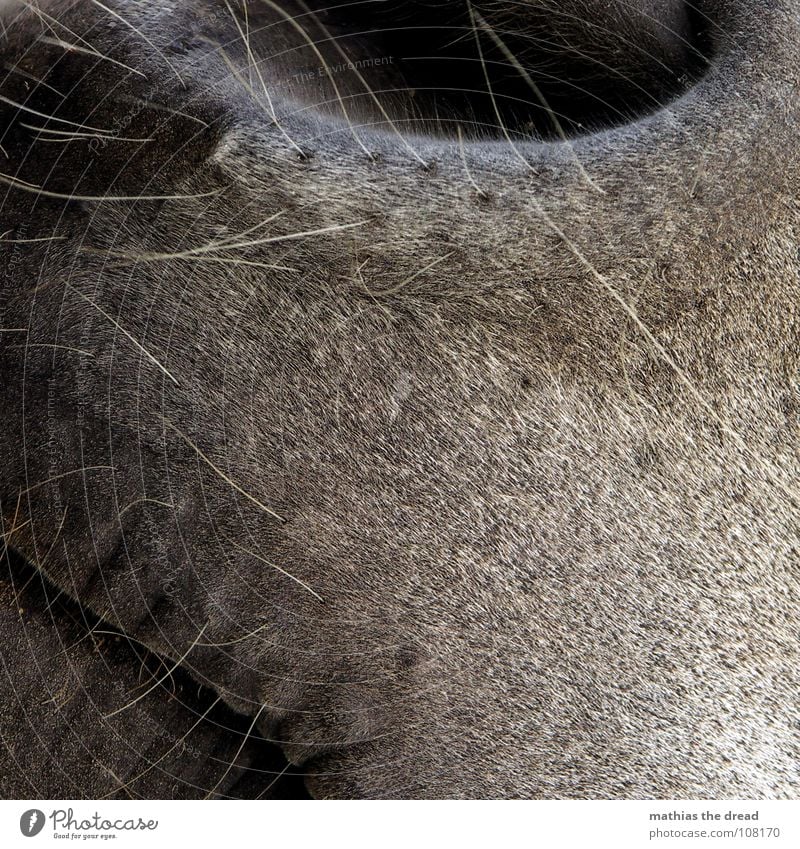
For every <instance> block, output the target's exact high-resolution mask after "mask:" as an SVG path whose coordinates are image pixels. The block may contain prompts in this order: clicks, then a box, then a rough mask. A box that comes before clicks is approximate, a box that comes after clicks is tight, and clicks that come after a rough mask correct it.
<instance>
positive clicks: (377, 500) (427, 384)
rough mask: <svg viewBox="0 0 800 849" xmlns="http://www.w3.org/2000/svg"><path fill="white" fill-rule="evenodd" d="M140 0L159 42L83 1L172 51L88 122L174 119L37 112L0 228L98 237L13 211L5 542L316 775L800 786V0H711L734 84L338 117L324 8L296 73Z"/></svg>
mask: <svg viewBox="0 0 800 849" xmlns="http://www.w3.org/2000/svg"><path fill="white" fill-rule="evenodd" d="M105 5H112V4H111V0H109V2H108V3H106V4H105ZM586 5H588V4H587V3H585V2H584V3H575V6H576V7H578V6H586ZM651 5H653V6H655V5H661V4H655V3H653V4H651ZM664 5H665V6H666V5H667V4H664ZM113 7H114V8H115V9H117V10H118V11H119V14H120V15H122V16H123V17H125V19H126V20H128V21H129V22H130V23H131V24H133V25H134V26H135V27H136V28H137V29H138V30H140V32H141V33H143V34H144V35H145V36H146V37H147V42H145V41H144V40H143V39H142V37H141V35H137V34H136V33H134V32H133V30H131V29H126V28H125V27H124V26H123V24H122V23H121V22H119V21H116V22H115V23H114V25H113V26H112V21H111V19H110V18H109V16H108V15H107V14H104V13H103V11H102V10H101V9H99V8H97V7H93V6H92V5H91V4H89V3H86V2H79V3H77V4H75V3H52V4H49V5H46V6H45V8H46V9H49V14H50V15H53V16H54V17H56V18H57V19H59V20H62V21H64V22H66V23H67V24H68V25H69V26H70V28H71V29H73V30H75V29H78V30H80V31H81V32H84V33H85V34H86V37H87V39H88V40H89V41H90V42H92V43H93V44H94V45H95V46H96V47H97V49H99V50H101V52H104V53H106V54H108V55H110V56H112V57H113V58H114V59H115V60H116V61H117V62H122V63H124V64H126V65H128V66H130V67H133V68H135V69H137V70H139V71H141V72H142V73H143V74H144V75H145V77H140V76H138V75H131V74H128V73H126V72H125V71H124V69H122V68H121V67H120V66H119V65H116V64H113V63H111V62H108V61H99V60H96V59H94V58H92V57H89V56H86V55H83V56H81V55H78V54H71V55H69V56H67V57H66V59H64V60H62V61H63V62H64V65H63V66H62V67H63V70H62V71H61V72H60V73H59V75H57V76H55V77H53V79H60V80H62V81H66V82H67V83H68V85H69V86H75V88H74V89H71V90H73V91H74V92H75V93H74V95H73V96H72V98H71V99H69V100H68V102H67V103H66V104H65V105H64V106H63V107H61V110H62V111H60V112H58V113H56V114H58V115H61V116H62V117H63V118H64V119H65V120H71V121H77V122H84V123H86V124H89V125H92V126H96V127H100V128H101V129H102V128H111V129H113V128H115V127H116V131H117V134H118V135H121V136H125V137H132V138H139V137H152V138H153V141H151V142H148V143H144V144H140V145H137V144H136V143H133V142H128V143H124V142H118V141H104V140H101V141H100V142H97V140H95V144H94V146H93V147H90V145H89V143H88V142H74V143H69V144H67V145H64V144H57V143H45V142H42V141H41V140H39V141H36V142H34V143H32V141H31V136H30V131H26V130H25V129H24V128H22V127H21V126H20V123H21V122H24V123H37V119H35V117H34V116H30V115H28V116H25V115H23V114H21V113H18V112H17V111H16V110H14V109H4V119H5V118H6V117H7V119H8V121H9V130H8V131H7V133H6V136H5V137H4V139H0V143H2V144H3V145H4V147H6V148H7V150H8V152H9V156H10V157H11V161H10V162H6V164H5V165H3V164H2V163H3V162H4V161H5V160H4V159H3V158H0V172H2V173H4V174H11V175H12V176H15V177H17V178H18V179H20V180H25V181H26V182H27V183H34V184H36V185H37V186H39V187H41V188H42V189H43V190H44V191H47V192H50V193H51V195H44V194H42V192H41V191H37V190H36V189H33V190H31V189H30V188H28V189H26V188H25V187H20V186H19V184H16V186H15V187H11V186H9V185H8V184H7V183H6V184H4V185H2V186H0V189H1V190H2V191H3V193H4V198H3V202H2V211H1V212H0V215H2V225H1V226H0V231H6V230H11V231H12V234H13V237H15V238H24V239H33V238H47V237H50V236H53V235H56V236H58V237H59V238H58V239H57V240H53V241H44V242H32V243H24V245H18V246H12V245H10V244H7V245H3V246H2V249H3V252H4V255H5V256H4V259H5V262H6V265H5V274H6V276H5V282H4V290H3V291H4V301H3V304H2V310H3V312H2V326H3V327H4V328H5V329H12V328H21V329H23V332H15V333H11V332H3V333H2V334H0V346H2V347H1V348H0V353H1V354H2V359H0V368H1V369H2V381H3V383H2V386H3V401H4V403H3V420H4V427H3V430H2V433H0V462H2V469H3V473H2V478H0V501H1V506H2V515H3V521H4V532H5V533H10V536H9V537H8V542H9V545H10V546H12V547H13V548H14V550H16V551H17V552H20V553H21V554H22V555H23V556H24V557H25V558H26V559H27V560H28V561H29V562H30V563H32V564H33V565H34V566H36V567H38V568H39V569H40V570H41V571H42V573H44V574H45V575H46V576H47V578H48V579H49V580H50V581H52V582H53V583H54V584H55V585H57V586H58V587H60V588H62V589H63V590H64V591H65V593H66V594H67V595H69V596H70V597H71V598H73V599H75V600H77V601H78V602H79V603H80V604H81V605H82V606H83V607H84V608H86V609H88V610H90V611H92V612H93V613H94V614H96V615H97V616H99V617H101V618H102V619H103V620H104V621H106V622H107V623H109V624H111V625H113V626H115V627H116V628H119V629H120V630H122V631H123V632H125V633H126V634H128V635H130V636H131V637H133V638H135V639H136V640H138V641H141V643H143V644H145V645H146V646H148V647H149V648H150V649H152V651H154V652H157V653H160V654H161V655H162V656H163V657H165V658H168V659H171V660H172V661H173V662H175V661H178V660H181V661H182V666H183V667H184V668H185V669H186V670H187V671H188V673H189V674H190V675H191V676H192V677H193V678H194V679H195V680H197V681H198V682H199V683H203V684H205V685H207V686H209V687H211V688H212V689H213V690H215V691H216V692H217V693H219V694H220V695H221V696H222V698H223V700H224V701H225V702H226V703H227V704H228V705H229V706H230V707H232V708H233V709H235V710H237V711H239V712H241V713H243V714H245V715H246V716H247V717H257V722H256V726H257V727H258V728H259V729H260V731H261V732H262V734H263V735H264V736H265V737H267V738H269V739H272V740H274V741H277V742H278V743H279V744H280V745H281V746H282V748H283V750H284V752H285V753H286V755H287V757H288V758H289V759H290V761H291V762H292V763H293V764H295V765H296V766H297V767H298V768H299V769H301V770H302V771H305V772H307V773H308V775H309V778H308V786H309V789H310V791H311V793H312V794H313V795H315V796H318V797H369V798H377V797H406V798H407V797H441V796H444V797H528V798H590V797H602V798H647V797H664V798H671V797H677V798H681V797H699V798H787V797H792V798H796V797H797V796H798V791H800V775H798V760H799V759H800V712H799V711H798V686H799V685H800V680H799V679H800V672H798V670H799V669H800V664H798V660H800V658H798V654H799V653H800V637H799V634H800V628H798V624H799V621H798V616H799V615H800V614H799V613H798V611H800V605H799V602H800V575H799V574H798V550H800V549H799V546H800V540H798V516H799V511H798V499H799V498H800V493H798V487H797V480H798V472H800V453H798V427H799V426H800V418H799V416H800V390H798V352H799V351H800V348H799V347H798V330H799V329H800V327H799V325H798V272H799V270H800V263H799V262H798V228H800V205H798V185H799V180H800V163H798V153H797V151H798V145H797V138H798V111H799V110H798V97H797V90H798V84H800V57H798V52H797V44H798V41H799V39H800V17H799V16H798V10H797V4H796V3H795V2H794V0H709V1H708V2H707V3H704V4H703V7H702V10H703V12H704V13H705V14H707V15H708V17H709V18H710V19H711V20H712V21H714V22H715V26H714V30H713V41H714V44H713V57H714V58H713V61H712V62H711V64H710V66H709V68H708V69H707V70H706V72H705V74H704V76H703V78H702V79H701V80H700V81H699V82H698V83H697V84H696V85H693V86H691V87H690V88H689V89H688V91H686V92H685V93H684V94H682V95H681V96H679V97H678V98H677V99H676V100H674V101H672V102H670V103H669V104H667V105H665V106H664V107H663V108H662V109H660V110H658V111H656V112H655V113H653V114H650V115H645V116H644V117H642V118H641V119H639V120H634V121H629V122H627V123H625V124H623V125H622V126H619V127H616V128H609V129H605V130H599V131H597V132H593V133H589V134H586V135H583V136H580V137H578V138H576V139H574V140H573V141H572V142H571V144H565V143H562V142H560V141H558V140H556V141H553V142H545V141H531V140H524V139H520V138H519V137H518V136H513V137H512V136H509V138H508V139H506V138H503V137H502V135H501V136H500V137H499V138H496V139H495V140H491V139H489V138H486V137H484V138H480V137H478V138H472V137H467V138H465V139H464V140H463V141H462V143H461V144H459V142H458V140H457V139H455V138H453V137H452V133H451V135H450V136H449V137H442V136H437V135H436V134H435V133H434V132H430V133H423V132H421V131H420V128H419V127H418V126H416V125H414V126H412V127H411V128H410V129H409V127H408V126H406V125H404V124H403V123H402V117H403V115H404V114H406V110H408V109H409V108H411V107H409V106H408V104H407V103H406V102H405V100H404V99H403V97H400V96H398V97H397V98H396V99H395V100H391V98H390V100H389V101H387V102H391V107H390V109H389V110H388V111H389V112H390V114H391V115H392V117H393V118H394V119H395V120H397V121H398V123H397V132H395V131H394V130H393V129H392V127H390V126H389V125H388V124H387V122H386V120H385V118H384V116H383V113H382V112H381V111H380V109H378V107H376V106H375V104H374V103H373V102H372V101H371V100H370V98H369V97H356V98H354V99H353V100H352V101H351V103H352V108H351V109H349V110H348V112H347V114H346V115H343V114H342V111H341V108H340V107H339V105H338V103H337V102H335V92H332V89H331V86H330V82H329V78H328V77H327V76H326V75H323V76H322V77H317V78H315V79H316V80H317V81H316V82H315V85H317V86H318V90H316V93H314V92H312V94H309V95H308V97H310V98H311V105H308V104H306V105H305V108H302V109H298V108H297V104H298V101H297V100H293V99H292V98H299V97H300V96H301V89H302V85H301V83H300V82H298V80H297V75H298V74H301V73H302V72H303V71H304V69H306V68H308V67H309V66H312V67H316V66H317V65H319V60H318V58H317V57H316V56H315V55H314V54H313V53H311V52H309V51H308V50H304V49H302V48H301V47H297V49H296V50H295V51H294V52H292V53H289V54H284V55H283V56H281V55H277V56H276V55H275V54H276V53H278V54H279V53H280V51H278V50H276V49H275V45H276V44H279V43H280V41H279V39H286V43H287V44H292V43H294V44H295V46H297V41H298V39H299V36H298V35H297V34H296V33H295V34H293V33H292V31H291V30H290V29H289V28H288V27H286V26H284V25H280V26H278V25H276V26H275V27H274V28H273V29H262V30H259V32H256V29H255V27H254V34H253V36H252V46H253V49H254V50H256V51H257V52H258V54H259V55H260V56H262V57H263V56H272V57H274V58H271V59H268V60H265V61H264V62H262V63H261V64H260V65H259V69H260V72H261V74H262V76H264V78H265V82H266V83H267V87H268V88H270V89H273V91H276V92H278V94H276V95H275V97H274V99H273V102H272V105H271V107H270V104H268V103H267V102H266V100H265V98H264V96H263V91H262V90H261V87H260V82H259V79H258V76H257V75H256V74H255V72H253V73H250V72H248V71H247V69H246V66H247V61H248V54H247V51H246V50H245V48H244V46H243V42H242V39H241V37H240V34H239V32H238V31H237V29H236V27H235V26H233V24H232V22H231V19H230V16H229V15H228V14H227V12H226V9H225V7H224V4H221V5H220V4H217V3H216V2H211V0H208V2H192V3H179V4H177V6H176V4H170V3H155V2H149V0H148V2H141V3H133V2H127V0H117V2H114V3H113ZM173 7H174V8H173ZM487 7H488V4H487ZM253 14H254V15H255V14H256V12H255V11H253ZM259 14H260V15H263V16H266V17H265V18H257V20H258V21H259V24H260V26H261V27H266V26H267V23H268V22H269V16H270V15H271V14H272V13H271V12H270V11H269V9H268V8H261V9H260V11H259ZM487 14H488V12H487ZM255 19H256V18H254V20H255ZM5 25H6V28H7V36H6V38H7V41H6V42H5V44H6V45H7V46H6V48H5V50H6V51H7V53H8V55H9V57H10V58H8V61H9V62H10V63H11V64H12V65H14V64H16V65H18V66H19V67H21V68H24V70H25V71H26V72H27V73H29V74H34V75H37V76H40V75H41V74H42V72H43V71H46V70H47V68H48V67H49V66H51V65H52V63H53V62H54V61H56V58H57V55H60V54H61V53H63V50H62V49H61V48H58V47H56V46H54V45H52V44H51V45H49V47H48V48H47V49H44V48H42V47H37V48H35V49H34V47H32V44H33V43H34V42H33V38H34V36H35V35H38V34H39V33H40V32H44V31H45V30H46V25H45V24H44V23H41V22H40V21H38V20H37V19H36V18H35V17H33V16H32V15H31V14H30V13H29V12H27V11H24V10H22V11H19V10H17V11H15V10H12V11H10V12H9V13H8V14H7V16H6V22H5ZM259 33H260V34H259ZM278 33H280V34H278ZM273 38H274V39H275V40H271V39H273ZM586 38H587V40H588V39H590V35H586ZM148 42H149V43H148ZM213 42H216V43H222V44H224V45H225V50H226V52H227V61H226V58H225V57H223V56H221V54H220V51H219V50H218V49H216V48H215V46H214V44H213ZM151 43H152V44H154V45H156V46H157V47H159V48H160V49H161V50H162V51H163V53H159V52H157V51H154V50H153V48H152V46H151ZM169 45H172V49H170V47H169ZM325 49H326V50H328V49H331V50H332V48H325ZM667 52H669V51H668V50H667ZM326 60H327V61H328V63H329V64H330V65H333V64H335V63H336V62H337V61H338V62H341V61H342V59H341V57H338V58H337V55H336V54H335V51H334V52H332V53H329V54H328V55H327V56H326ZM626 61H627V60H626ZM231 66H234V67H237V68H240V69H243V70H242V71H241V72H240V73H239V74H232V73H231ZM176 72H177V73H176ZM397 73H398V70H397V69H396V68H394V67H389V68H388V69H381V68H379V67H376V68H373V69H371V70H370V71H369V72H368V73H367V76H368V77H369V80H368V81H369V82H370V83H371V84H373V85H375V87H378V86H377V85H376V83H379V82H381V80H382V79H385V78H389V79H391V78H392V77H393V75H395V74H397ZM642 73H643V74H645V73H648V74H649V73H652V69H645V70H643V71H642ZM382 74H385V77H382V76H381V75H382ZM333 78H334V79H335V80H337V83H338V84H339V87H340V91H339V93H340V94H346V93H347V91H353V92H355V91H358V90H361V89H362V88H363V86H362V84H361V82H360V81H358V80H356V79H354V77H353V75H352V74H350V75H348V74H346V73H338V72H337V74H336V75H334V76H333ZM48 79H50V78H48ZM245 83H247V85H245ZM250 83H252V89H251V91H248V85H249V84H250ZM55 84H56V83H55V82H53V85H55ZM348 86H349V87H350V88H348ZM342 88H343V89H345V91H341V89H342ZM305 90H306V91H308V88H306V89H305ZM24 91H25V88H24V78H22V77H19V75H17V77H14V75H13V74H12V75H9V76H8V77H7V79H6V81H5V83H4V86H3V88H2V90H0V93H2V94H6V92H11V93H10V94H6V96H7V97H9V98H12V99H14V100H16V101H17V102H19V101H20V99H21V98H22V97H23V96H24ZM326 92H327V95H330V96H331V98H332V100H333V101H334V102H331V103H330V104H329V105H328V106H327V107H325V108H315V107H314V105H313V101H314V98H317V99H318V98H320V97H324V96H325V95H326ZM42 98H43V99H42V102H45V98H44V95H42ZM135 98H144V99H147V100H150V101H156V102H157V103H160V104H162V105H164V106H166V107H167V108H172V109H178V110H180V112H181V113H183V114H182V115H179V116H170V115H169V114H168V113H167V112H165V111H163V110H155V109H152V108H144V109H140V110H139V111H137V110H136V109H135V108H133V107H131V99H135ZM47 102H48V103H50V101H47ZM346 102H347V101H346ZM271 109H274V111H275V116H276V117H277V119H278V120H277V122H276V121H273V120H272V112H271ZM187 115H188V116H191V117H186V116H187ZM120 116H127V117H125V122H124V123H119V121H120ZM115 120H116V121H118V123H117V124H116V125H115V123H114V122H115ZM377 120H380V121H381V122H382V123H375V122H376V121H377ZM198 121H200V122H203V123H198ZM38 123H41V121H38ZM204 124H205V125H208V126H204ZM50 126H55V125H50ZM58 126H59V128H64V129H75V128H74V127H70V126H69V125H67V124H60V125H58ZM34 138H35V137H34ZM300 151H301V152H302V153H300ZM6 189H8V191H7V192H6ZM209 193H213V194H209ZM54 195H55V196H54ZM62 195H66V196H69V195H80V196H82V197H84V198H86V197H91V196H98V197H100V198H107V197H109V196H115V195H123V196H126V197H130V196H137V195H146V196H156V197H157V196H175V195H179V196H181V197H178V198H174V199H171V200H145V201H140V202H137V203H133V202H131V201H125V200H117V201H114V200H108V199H100V200H97V201H94V200H88V199H83V200H65V199H64V197H61V196H62ZM278 213H280V214H279V215H278V216H277V217H276V218H275V219H274V220H273V221H271V222H269V223H267V224H264V225H263V226H262V227H260V228H258V227H256V225H257V224H259V222H263V221H264V220H265V219H267V218H268V217H270V216H273V215H276V214H278ZM248 228H255V229H254V230H253V232H252V233H251V234H250V235H249V236H246V237H244V238H243V239H240V240H239V241H245V242H247V241H257V240H259V239H264V238H272V237H276V238H277V240H274V241H271V242H266V243H262V244H255V245H249V246H243V247H239V248H236V249H227V250H222V249H219V248H217V249H214V250H213V252H211V253H209V252H208V251H206V252H204V253H200V252H198V251H199V250H200V249H203V247H204V246H206V247H207V246H209V245H210V244H212V243H214V242H217V243H218V242H219V240H220V239H223V238H226V237H229V238H232V239H233V238H234V237H236V235H237V233H240V232H243V231H245V230H247V229H248ZM334 228H342V229H334ZM325 230H328V232H321V231H325ZM309 232H312V233H313V234H312V235H306V236H297V235H296V234H299V233H309ZM14 247H16V248H17V250H14ZM187 250H190V251H191V250H195V251H196V252H195V253H193V254H189V255H183V256H182V257H176V256H175V255H176V254H181V253H182V252H185V251H187ZM212 260H213V261H212ZM244 263H250V264H244ZM265 266H272V267H271V268H270V267H265ZM275 266H279V267H280V268H275ZM9 268H10V270H9ZM20 344H22V345H23V346H24V347H20ZM54 345H55V346H59V347H48V346H54ZM4 653H5V649H4ZM0 704H2V707H0V717H3V716H4V715H5V714H4V711H7V706H6V704H7V703H6V702H5V697H4V702H0ZM3 721H4V722H6V721H7V720H5V719H4V720H3ZM50 786H51V787H53V788H54V793H52V794H51V795H55V793H57V791H58V789H59V787H58V779H53V783H52V784H51V785H50ZM25 792H26V790H25V788H24V787H22V786H20V793H22V794H25ZM139 792H140V793H141V792H143V791H142V789H141V788H140V789H139ZM144 792H146V791H144ZM152 792H153V793H154V794H156V793H158V792H159V790H158V788H157V787H156V786H154V788H153V791H152Z"/></svg>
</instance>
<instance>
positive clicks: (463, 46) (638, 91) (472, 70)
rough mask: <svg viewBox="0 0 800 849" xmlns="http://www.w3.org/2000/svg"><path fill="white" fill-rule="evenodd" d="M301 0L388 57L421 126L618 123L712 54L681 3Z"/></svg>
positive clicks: (693, 74)
mask: <svg viewBox="0 0 800 849" xmlns="http://www.w3.org/2000/svg"><path fill="white" fill-rule="evenodd" d="M310 3H311V7H312V9H313V10H314V12H315V14H317V15H320V16H321V17H323V18H324V24H325V26H326V27H327V28H328V29H329V30H331V31H332V32H333V33H334V34H335V36H336V37H337V38H338V40H339V42H340V44H341V45H342V46H343V47H345V49H347V48H348V45H349V47H350V48H351V49H352V50H355V51H361V52H362V53H363V51H364V49H365V45H366V46H367V49H369V50H371V51H372V52H373V55H374V56H377V57H390V58H391V62H392V65H393V69H394V70H395V71H399V73H400V74H401V76H402V79H403V80H404V82H405V83H406V85H407V93H406V94H407V96H408V97H409V98H410V99H411V101H412V102H413V106H412V112H413V114H414V115H415V116H417V120H419V121H422V122H424V123H427V124H428V126H427V128H426V129H427V130H428V131H431V130H433V131H437V130H438V131H442V132H445V133H448V132H449V129H448V126H449V128H450V129H452V130H454V129H455V124H456V123H458V124H459V125H460V126H462V127H464V126H469V125H472V126H473V127H474V128H475V132H476V134H479V135H498V134H501V133H503V132H504V131H507V130H510V131H513V132H526V133H530V132H533V133H534V134H536V135H539V136H542V137H544V138H548V137H553V136H556V135H560V134H561V133H562V132H564V133H566V134H568V135H577V134H581V133H585V132H590V131H594V130H597V129H602V128H605V127H609V126H614V125H618V124H622V123H626V122H628V121H631V120H634V119H636V118H638V117H641V116H642V115H645V114H648V113H651V112H655V111H657V110H658V109H659V108H661V107H662V106H663V105H665V104H666V103H667V102H669V101H670V100H672V99H674V98H675V97H677V96H679V95H680V94H681V93H682V92H683V91H685V90H686V89H687V88H689V87H690V86H691V85H692V84H693V83H694V82H695V81H696V80H697V79H698V78H699V77H700V76H701V75H702V73H703V70H704V69H705V67H706V65H707V61H708V58H709V43H710V40H709V38H708V35H707V33H708V31H709V24H708V21H707V20H706V19H705V17H704V16H703V14H702V13H701V12H699V11H698V10H697V9H696V8H695V7H694V6H693V5H691V4H689V3H685V2H683V0H471V2H468V0H455V2H454V1H453V0H439V2H435V0H434V2H430V0H362V2H355V3H352V4H348V5H346V6H341V7H330V4H327V3H324V4H323V3H322V0H310ZM504 128H505V130H504Z"/></svg>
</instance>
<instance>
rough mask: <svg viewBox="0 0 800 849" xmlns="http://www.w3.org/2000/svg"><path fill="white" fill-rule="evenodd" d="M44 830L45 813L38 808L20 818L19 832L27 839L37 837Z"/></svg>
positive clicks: (26, 812)
mask: <svg viewBox="0 0 800 849" xmlns="http://www.w3.org/2000/svg"><path fill="white" fill-rule="evenodd" d="M43 828H44V812H43V811H40V810H39V809H38V808H31V809H30V810H29V811H25V813H24V814H23V815H22V816H21V817H20V818H19V830H20V831H21V832H22V833H23V834H24V835H25V837H36V835H37V834H38V833H39V832H40V831H41V830H42V829H43Z"/></svg>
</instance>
